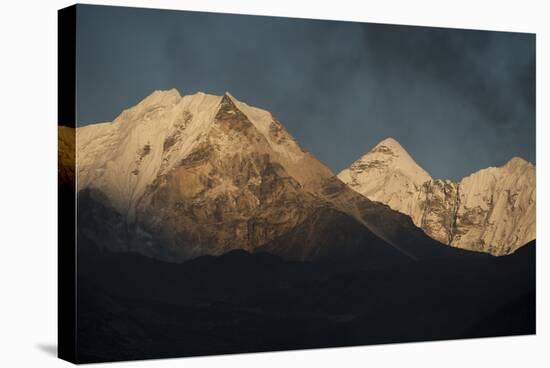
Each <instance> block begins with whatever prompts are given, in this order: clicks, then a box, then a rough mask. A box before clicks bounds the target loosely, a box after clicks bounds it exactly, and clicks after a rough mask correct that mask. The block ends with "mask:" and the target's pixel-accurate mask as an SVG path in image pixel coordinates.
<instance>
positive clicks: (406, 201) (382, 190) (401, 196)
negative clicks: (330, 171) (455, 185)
mask: <svg viewBox="0 0 550 368" xmlns="http://www.w3.org/2000/svg"><path fill="white" fill-rule="evenodd" d="M338 177H339V178H340V180H342V181H343V182H344V183H346V184H348V185H349V186H350V187H351V188H352V189H353V190H355V191H356V192H358V193H360V194H362V195H364V196H366V197H367V198H369V199H371V200H374V201H377V202H382V203H384V204H387V205H388V206H390V207H391V208H392V209H394V210H396V211H399V212H401V213H405V214H410V212H411V209H412V207H413V204H414V202H415V200H416V198H415V197H416V193H417V192H418V190H419V189H420V187H421V186H422V184H423V183H424V182H426V181H429V180H431V179H432V178H431V177H430V175H429V174H428V173H427V172H426V171H425V170H424V169H422V168H421V167H420V166H419V165H418V164H417V163H416V162H415V161H414V160H413V159H412V157H411V156H410V155H409V153H408V152H407V151H406V150H405V149H404V148H403V147H402V146H401V145H400V144H399V142H397V141H396V140H395V139H393V138H387V139H384V140H383V141H382V142H380V143H378V144H377V145H376V146H375V147H374V148H373V149H371V150H370V151H369V152H368V153H367V154H366V155H364V156H363V157H361V158H360V159H359V160H357V161H355V162H354V163H353V164H352V165H351V166H350V167H349V168H348V169H345V170H343V171H342V172H341V173H340V174H339V175H338Z"/></svg>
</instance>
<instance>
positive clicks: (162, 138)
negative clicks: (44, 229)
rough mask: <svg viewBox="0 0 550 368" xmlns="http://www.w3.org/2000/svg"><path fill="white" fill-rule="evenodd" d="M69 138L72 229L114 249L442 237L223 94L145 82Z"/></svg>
mask: <svg viewBox="0 0 550 368" xmlns="http://www.w3.org/2000/svg"><path fill="white" fill-rule="evenodd" d="M76 146H77V148H76V150H77V153H78V154H77V178H78V180H77V185H78V188H77V189H78V191H79V193H80V195H79V197H78V211H79V212H78V213H79V223H78V225H79V227H81V228H80V229H79V230H80V232H79V235H80V236H81V237H86V238H87V241H93V242H95V243H96V244H98V245H100V246H104V247H108V248H110V249H113V250H117V251H138V252H140V253H143V254H146V255H149V256H153V257H156V258H160V259H166V260H172V261H173V260H184V259H189V258H194V257H197V256H200V255H204V254H212V255H219V254H223V253H225V252H227V251H230V250H232V249H244V250H247V251H251V252H254V251H257V250H268V251H270V252H272V253H274V254H277V255H280V256H282V257H284V258H285V259H291V260H331V261H333V260H338V259H341V260H343V259H347V260H353V261H356V260H360V262H363V263H373V264H375V263H377V262H378V261H382V260H383V262H385V263H388V262H389V263H395V262H403V261H407V260H410V259H411V258H416V257H417V256H419V255H420V254H421V253H422V251H420V250H422V249H433V252H434V254H439V253H438V252H442V249H443V248H445V247H442V246H441V245H440V244H438V243H437V242H435V241H433V240H431V239H430V238H429V237H427V236H426V235H425V234H423V233H422V231H420V230H419V229H417V228H416V227H415V226H414V225H413V224H412V222H411V221H410V219H408V218H407V216H404V215H401V214H399V213H397V212H395V211H392V210H390V209H389V208H387V206H384V205H381V204H377V203H374V202H371V201H370V200H368V199H366V198H364V197H363V196H361V195H359V194H357V193H356V192H354V191H353V190H351V189H349V188H348V187H347V186H345V185H344V184H343V183H342V182H341V181H340V180H339V179H337V178H336V177H335V176H334V175H333V174H332V172H331V171H330V169H328V168H327V167H326V166H325V165H324V164H322V163H321V162H319V161H318V160H317V159H315V157H313V156H312V155H311V154H310V153H308V152H307V151H305V150H304V149H303V148H302V147H300V145H299V144H298V143H297V142H296V141H295V140H294V138H293V137H292V136H291V135H290V134H289V133H288V132H287V131H286V130H285V129H284V127H283V126H282V125H281V124H280V123H279V122H278V121H277V119H276V118H274V117H273V116H272V115H271V113H269V112H268V111H265V110H261V109H258V108H255V107H251V106H248V105H247V104H245V103H243V102H241V101H238V100H237V99H235V98H234V97H233V96H231V95H230V94H229V93H226V94H224V95H223V96H213V95H208V94H204V93H197V94H194V95H190V96H183V97H182V96H180V95H179V93H178V92H177V91H176V90H170V91H157V92H154V93H153V94H151V95H150V96H148V97H147V98H145V99H144V100H143V101H141V102H140V103H139V104H137V105H136V106H134V107H132V108H130V109H128V110H126V111H124V112H123V113H122V114H121V115H120V116H118V117H117V118H116V119H115V120H114V121H113V122H110V123H100V124H92V125H88V126H85V127H81V128H77V129H76ZM335 188H336V189H335ZM382 212H384V213H385V215H384V216H380V213H382ZM380 219H383V221H382V222H381V220H380ZM344 229H347V230H344ZM344 231H349V233H347V234H344ZM397 234H401V235H400V236H399V235H397ZM405 234H409V235H410V236H405ZM352 235H353V236H352ZM403 239H407V241H406V242H407V243H408V244H407V246H401V244H400V243H401V242H402V241H403ZM415 241H416V242H417V243H419V245H418V247H416V248H414V246H412V245H413V244H414V242H415ZM406 247H409V248H411V247H412V248H414V249H410V250H409V251H404V248H406ZM428 253H430V252H428ZM431 254H432V253H430V255H431ZM359 255H360V256H359ZM421 255H424V254H423V253H422V254H421Z"/></svg>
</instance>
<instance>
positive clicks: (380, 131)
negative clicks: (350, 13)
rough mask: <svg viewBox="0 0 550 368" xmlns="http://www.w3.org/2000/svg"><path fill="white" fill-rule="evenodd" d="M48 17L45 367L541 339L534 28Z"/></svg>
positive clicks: (144, 12)
mask: <svg viewBox="0 0 550 368" xmlns="http://www.w3.org/2000/svg"><path fill="white" fill-rule="evenodd" d="M58 26H59V36H58V37H59V38H58V101H59V105H58V111H59V116H58V124H59V127H58V152H59V153H58V181H59V185H58V204H59V211H58V234H59V237H58V239H59V243H58V257H59V258H58V262H59V265H58V267H59V268H58V280H59V285H58V291H59V292H58V306H59V307H58V312H59V314H58V323H59V325H58V345H59V357H60V358H62V359H65V360H68V361H71V362H75V363H89V362H106V361H118V360H132V359H148V358H165V357H187V356H197V355H214V354H229V353H247V352H261V351H281V350H293V349H311V348H327V347H340V346H354V345H369V344H381V343H395V342H411V341H433V340H442V339H459V338H473V337H493V336H508V335H524V334H534V333H535V292H536V282H535V258H536V257H535V253H536V244H535V243H536V214H535V213H536V211H535V210H536V186H535V174H536V168H535V165H534V162H535V113H534V101H535V82H534V76H535V72H534V71H535V36H534V35H532V34H519V33H507V32H487V31H472V30H469V31H467V30H456V29H441V28H429V27H409V26H397V25H383V24H368V23H352V22H338V21H320V20H308V19H289V18H277V17H258V16H247V15H230V14H215V13H200V12H186V11H168V10H155V9H137V8H122V7H105V6H92V5H75V6H72V7H69V8H65V9H62V10H60V11H59V15H58ZM405 147H407V148H405ZM413 157H414V158H413ZM422 166H424V167H425V168H426V169H424V168H423V167H422ZM442 177H443V178H447V179H439V178H442Z"/></svg>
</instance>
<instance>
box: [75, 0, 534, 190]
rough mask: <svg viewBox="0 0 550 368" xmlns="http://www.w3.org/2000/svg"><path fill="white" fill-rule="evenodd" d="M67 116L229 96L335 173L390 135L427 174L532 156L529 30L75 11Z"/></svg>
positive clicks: (108, 115)
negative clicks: (176, 94)
mask: <svg viewBox="0 0 550 368" xmlns="http://www.w3.org/2000/svg"><path fill="white" fill-rule="evenodd" d="M77 27H78V28H77V37H78V49H77V83H78V93H77V95H78V99H77V108H78V110H77V111H78V123H79V125H85V124H89V123H93V122H99V121H110V120H112V119H114V118H115V117H116V116H117V115H118V114H119V113H120V112H121V111H122V110H123V109H125V108H127V107H130V106H132V105H134V104H136V103H137V102H139V101H140V100H141V99H142V98H144V97H145V96H146V95H148V94H149V93H151V92H152V91H153V90H155V89H169V88H173V87H174V88H177V89H178V90H179V91H180V93H181V94H182V95H184V94H192V93H195V92H197V91H203V92H206V93H211V94H218V95H221V94H223V92H224V91H229V92H231V93H232V94H233V95H234V96H235V97H236V98H238V99H240V100H242V101H245V102H247V103H248V104H251V105H254V106H258V107H261V108H264V109H267V110H269V111H271V112H272V113H273V114H274V115H275V116H276V117H277V118H278V119H279V120H280V121H281V122H282V123H283V124H284V125H285V127H286V128H287V129H288V130H289V131H290V132H291V134H293V135H294V137H295V138H296V139H297V140H298V141H299V142H300V143H301V144H302V145H303V146H304V147H305V148H306V149H308V150H309V151H311V152H312V153H313V154H314V155H315V156H316V157H317V158H319V159H320V160H321V161H323V162H324V163H326V164H327V165H328V166H330V167H331V168H332V170H333V171H334V172H335V173H338V172H339V171H340V170H342V169H344V168H345V167H347V166H348V165H349V164H351V163H352V162H353V161H354V160H355V159H357V158H358V157H360V156H361V155H363V154H364V153H366V152H367V151H368V150H369V149H370V148H372V146H374V145H375V144H376V143H378V142H379V141H381V140H382V139H384V138H386V137H389V136H391V137H394V138H396V139H397V140H398V141H399V142H401V144H402V145H403V146H404V147H405V149H407V150H408V151H409V153H410V154H411V155H412V156H413V158H414V159H415V160H416V161H417V162H418V163H419V164H420V165H421V166H422V167H424V168H425V169H426V170H427V171H428V172H429V173H430V174H431V175H432V176H433V177H434V178H449V179H457V178H461V177H463V176H465V175H468V174H470V173H472V172H474V171H477V170H478V169H480V168H484V167H487V166H498V165H502V164H504V163H505V162H506V161H508V160H509V159H510V158H511V157H513V156H521V157H523V158H525V159H527V160H529V161H531V162H533V163H535V36H534V35H532V34H519V33H504V32H481V31H466V30H450V29H440V28H424V27H407V26H393V25H380V24H364V23H349V22H335V21H316V20H303V19H288V18H276V17H256V16H240V15H222V14H207V13H193V12H180V11H160V10H145V9H134V8H117V7H99V6H79V8H78V26H77Z"/></svg>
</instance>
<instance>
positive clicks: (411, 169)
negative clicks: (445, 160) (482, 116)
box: [338, 138, 536, 255]
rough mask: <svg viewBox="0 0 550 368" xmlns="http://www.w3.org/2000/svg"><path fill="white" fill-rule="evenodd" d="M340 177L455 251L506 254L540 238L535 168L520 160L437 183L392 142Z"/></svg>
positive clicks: (383, 142) (386, 143)
mask: <svg viewBox="0 0 550 368" xmlns="http://www.w3.org/2000/svg"><path fill="white" fill-rule="evenodd" d="M338 177H339V178H340V179H341V180H342V181H344V182H345V183H347V184H348V185H349V186H350V187H351V188H352V189H354V190H355V191H357V192H358V193H360V194H362V195H364V196H366V197H367V198H370V199H372V200H374V201H377V202H381V203H384V204H387V205H388V206H389V207H391V208H392V209H394V210H397V211H399V212H401V213H404V214H406V215H409V216H410V217H411V219H412V221H413V222H414V224H415V225H416V226H418V227H420V228H422V229H423V230H424V231H425V232H426V233H427V234H428V235H429V236H431V237H432V238H434V239H436V240H438V241H440V242H442V243H445V244H448V245H452V246H454V247H459V248H463V249H468V250H475V251H482V252H487V253H491V254H493V255H505V254H509V253H512V252H514V251H515V250H516V249H517V248H519V247H521V246H523V245H524V244H526V243H528V242H529V241H531V240H533V239H535V237H536V231H535V230H536V229H535V216H536V211H535V205H536V198H535V196H536V190H535V182H536V180H535V167H534V165H532V164H531V163H529V162H527V161H525V160H523V159H521V158H517V157H515V158H513V159H511V160H510V161H509V162H508V163H506V164H505V165H504V166H502V167H491V168H487V169H484V170H480V171H478V172H476V173H473V174H471V175H470V176H468V177H465V178H463V179H462V180H461V181H460V182H452V181H450V180H440V179H438V180H433V179H432V178H431V177H430V176H429V175H428V174H427V173H426V172H425V171H424V170H423V169H422V168H420V167H419V166H418V165H417V164H416V163H415V162H414V160H412V158H411V157H410V156H409V154H408V153H407V152H406V151H405V149H403V147H401V145H400V144H399V143H398V142H397V141H395V140H394V139H391V138H388V139H386V140H384V141H382V142H381V143H379V144H378V145H376V146H375V147H374V148H373V149H372V150H371V151H370V152H369V153H367V154H366V155H364V156H363V157H361V158H360V159H359V160H357V161H356V162H354V163H353V164H352V165H351V166H350V167H349V168H348V169H346V170H344V171H342V172H341V173H340V174H339V175H338Z"/></svg>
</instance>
